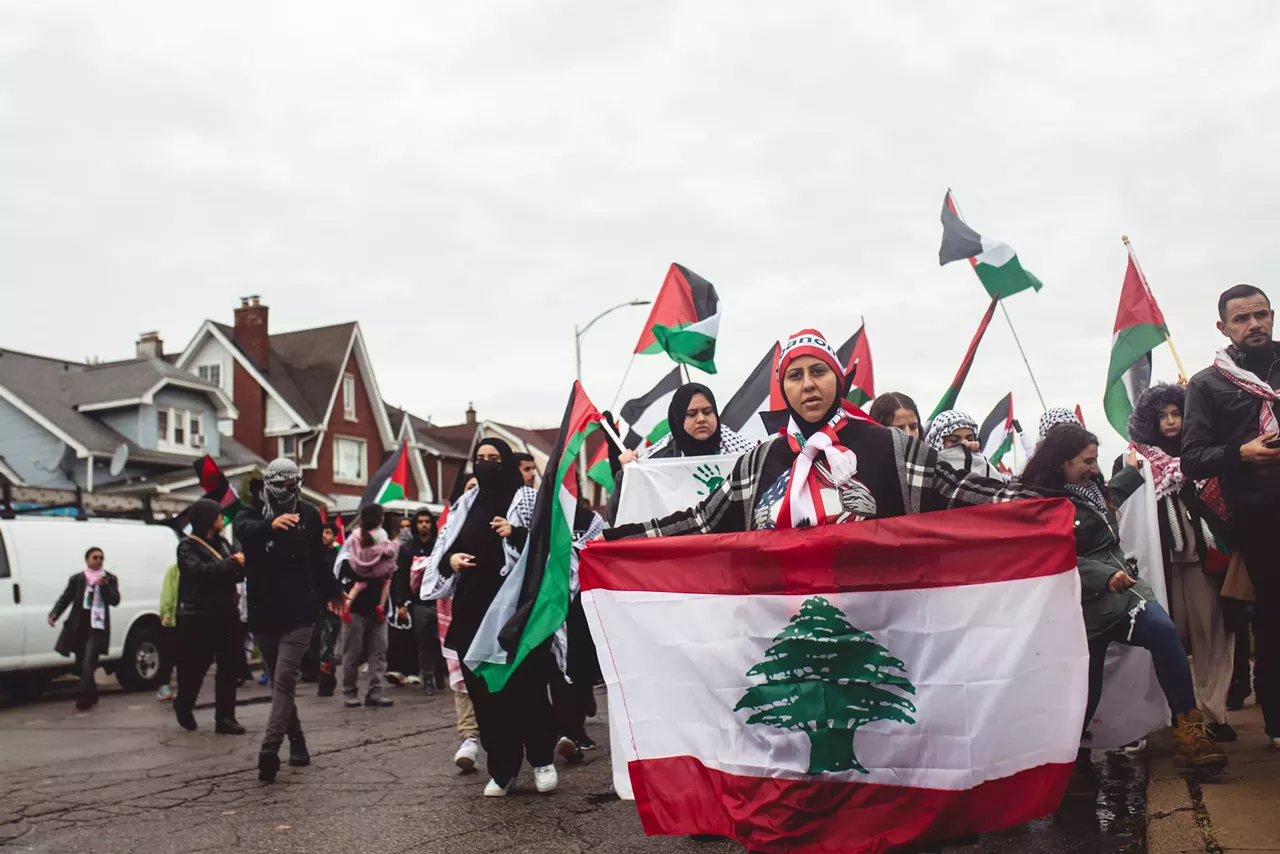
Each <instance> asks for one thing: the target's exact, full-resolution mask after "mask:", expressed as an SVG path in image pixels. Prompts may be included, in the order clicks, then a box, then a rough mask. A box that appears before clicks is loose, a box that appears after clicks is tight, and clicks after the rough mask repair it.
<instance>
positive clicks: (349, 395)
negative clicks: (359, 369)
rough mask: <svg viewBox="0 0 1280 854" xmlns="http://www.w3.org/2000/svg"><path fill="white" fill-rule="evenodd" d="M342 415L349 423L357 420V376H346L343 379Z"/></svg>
mask: <svg viewBox="0 0 1280 854" xmlns="http://www.w3.org/2000/svg"><path fill="white" fill-rule="evenodd" d="M342 414H343V415H344V416H346V419H347V420H348V421H355V420H356V375H355V374H346V375H345V376H343V378H342Z"/></svg>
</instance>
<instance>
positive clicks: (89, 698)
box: [76, 616, 107, 702]
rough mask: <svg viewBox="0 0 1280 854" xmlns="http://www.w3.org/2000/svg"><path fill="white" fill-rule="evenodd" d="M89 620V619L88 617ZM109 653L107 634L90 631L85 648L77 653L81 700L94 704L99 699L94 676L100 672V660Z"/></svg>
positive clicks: (94, 630) (85, 641)
mask: <svg viewBox="0 0 1280 854" xmlns="http://www.w3.org/2000/svg"><path fill="white" fill-rule="evenodd" d="M85 619H86V620H87V619H88V617H87V616H86V617H85ZM106 652H107V633H106V632H105V631H103V630H102V629H90V630H89V633H88V634H87V635H86V636H85V639H84V647H83V648H82V649H81V650H80V652H78V653H76V673H77V674H79V676H80V699H81V700H83V701H85V702H94V701H96V700H97V699H98V683H97V682H95V681H94V678H93V676H94V674H95V673H96V672H97V670H98V659H99V658H100V657H102V656H103V655H105V654H106Z"/></svg>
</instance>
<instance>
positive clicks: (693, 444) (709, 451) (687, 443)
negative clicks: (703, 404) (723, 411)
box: [667, 383, 720, 457]
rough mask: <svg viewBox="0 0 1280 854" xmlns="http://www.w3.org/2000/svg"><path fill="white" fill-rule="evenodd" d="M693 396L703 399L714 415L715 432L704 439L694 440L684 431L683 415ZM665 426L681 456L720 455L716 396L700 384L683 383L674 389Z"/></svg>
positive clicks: (718, 416)
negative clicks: (668, 428)
mask: <svg viewBox="0 0 1280 854" xmlns="http://www.w3.org/2000/svg"><path fill="white" fill-rule="evenodd" d="M695 394H700V395H702V396H703V397H705V398H706V399H707V402H708V403H710V404H711V409H712V410H714V411H715V413H716V429H715V432H713V433H712V434H711V435H710V436H708V437H707V438H705V439H695V438H694V437H693V436H691V435H689V434H688V433H686V432H685V429H684V417H685V413H686V412H688V411H689V404H690V403H691V402H692V401H693V396H694V395H695ZM667 426H668V427H670V428H671V441H672V442H674V443H675V446H676V450H678V451H679V452H680V453H681V454H682V455H683V456H686V457H709V456H714V455H715V454H718V453H720V407H718V406H716V396H715V395H714V394H712V393H711V389H709V388H707V387H706V386H704V385H703V384H702V383H685V384H684V385H682V386H680V388H678V389H676V393H675V394H674V395H672V397H671V405H670V406H668V407H667Z"/></svg>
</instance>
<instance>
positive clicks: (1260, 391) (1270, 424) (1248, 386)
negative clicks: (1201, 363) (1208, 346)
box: [1213, 350, 1280, 436]
mask: <svg viewBox="0 0 1280 854" xmlns="http://www.w3.org/2000/svg"><path fill="white" fill-rule="evenodd" d="M1213 366H1214V367H1215V368H1217V369H1218V373H1220V374H1222V375H1223V376H1224V377H1226V378H1227V380H1228V381H1230V382H1232V383H1234V384H1235V385H1236V387H1237V388H1239V389H1240V390H1241V391H1243V392H1245V393H1246V394H1249V395H1252V396H1253V397H1256V398H1258V401H1259V403H1260V406H1261V409H1260V411H1259V412H1258V435H1259V436H1261V435H1263V434H1266V433H1274V432H1276V428H1277V423H1278V422H1277V421H1276V413H1275V407H1274V404H1275V402H1276V401H1278V400H1280V395H1278V394H1276V392H1275V389H1273V388H1271V386H1270V385H1268V384H1267V383H1265V382H1263V381H1262V380H1261V379H1259V377H1258V375H1257V374H1255V373H1254V372H1253V371H1248V370H1245V369H1244V368H1242V367H1241V366H1240V365H1237V364H1236V363H1235V361H1234V360H1233V359H1232V358H1231V356H1230V355H1228V354H1227V351H1226V350H1219V351H1218V352H1217V353H1216V354H1215V355H1214V357H1213Z"/></svg>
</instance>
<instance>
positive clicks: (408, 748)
mask: <svg viewBox="0 0 1280 854" xmlns="http://www.w3.org/2000/svg"><path fill="white" fill-rule="evenodd" d="M205 693H206V694H207V695H208V697H210V698H211V697H212V681H210V682H209V683H208V684H207V685H206V692H205ZM261 693H262V692H261V689H257V688H256V686H251V688H250V689H248V690H244V691H242V695H241V696H242V698H243V697H245V696H254V695H259V696H260V695H261ZM301 693H302V697H301V699H300V704H299V714H300V715H301V717H302V720H303V727H304V729H305V730H306V732H307V740H308V743H309V745H310V748H311V753H312V764H311V766H310V767H309V768H302V769H294V768H289V767H288V766H284V767H283V768H282V769H281V772H280V777H279V778H278V780H277V782H276V783H275V784H273V785H263V784H261V783H259V782H258V779H257V772H256V765H255V762H256V758H255V757H256V752H257V745H258V737H260V735H261V732H262V728H263V726H264V725H265V723H266V715H267V706H266V705H264V704H247V705H243V706H242V707H241V708H240V709H239V712H238V714H239V717H240V721H241V723H243V724H244V725H245V726H246V727H247V728H248V730H249V733H248V734H247V735H245V736H240V737H235V736H220V735H215V734H214V733H213V713H212V711H211V710H208V709H206V710H202V711H198V712H197V718H198V720H199V722H200V729H199V730H198V731H197V732H194V733H187V732H185V731H183V730H181V729H179V728H178V726H177V724H176V723H175V722H174V719H173V715H172V712H171V711H170V706H169V704H168V703H161V702H158V701H157V700H155V699H154V698H153V696H152V695H150V694H112V695H106V696H104V697H103V698H102V702H101V703H100V704H99V705H98V707H97V708H95V709H93V710H91V711H89V712H87V713H80V712H76V711H75V710H74V708H72V706H71V703H70V701H64V700H46V701H43V702H40V703H36V704H32V705H26V706H17V707H13V708H8V709H0V847H4V848H6V849H7V850H15V851H33V852H79V851H92V852H95V854H134V852H137V854H143V852H145V854H168V852H183V854H193V852H201V851H219V852H220V851H233V850H234V851H241V852H272V854H287V852H307V854H324V853H325V852H344V854H345V852H352V851H359V850H375V851H378V852H379V854H408V852H422V854H434V852H440V854H482V852H495V853H496V852H521V854H525V853H526V852H527V854H539V852H555V854H588V852H592V854H594V852H600V854H605V852H608V854H615V852H616V854H633V852H634V854H673V853H674V852H681V854H694V852H700V853H701V854H727V852H741V851H742V848H741V847H739V846H738V845H736V844H734V843H728V842H726V843H714V844H695V843H692V842H689V841H687V840H684V839H671V838H649V837H646V836H645V835H644V832H643V830H642V829H641V827H640V821H639V819H638V818H637V816H636V811H635V807H634V806H633V805H632V804H630V803H625V802H621V801H618V800H616V799H615V798H614V797H613V795H612V792H611V787H610V772H609V753H608V748H607V741H608V726H607V720H606V716H605V715H606V712H605V709H604V697H603V694H601V697H600V705H601V715H600V716H599V717H598V718H595V719H593V720H591V721H589V722H588V729H589V731H590V732H591V734H592V735H593V736H594V737H595V738H596V739H597V741H598V742H599V743H600V749H598V750H596V751H593V752H591V753H589V754H588V756H587V759H586V761H585V762H584V763H583V764H582V765H580V766H577V767H574V768H568V769H565V768H563V767H561V769H560V786H559V788H558V789H557V790H556V791H555V792H554V793H552V794H550V795H539V794H537V793H535V792H534V791H533V786H532V774H531V773H530V772H529V770H528V768H527V767H526V769H525V770H524V771H523V772H522V776H521V779H520V783H521V784H523V785H520V784H518V788H517V789H516V790H514V791H513V792H512V794H511V795H510V796H508V797H507V798H502V799H498V798H483V797H481V796H480V791H481V789H482V788H483V786H484V783H485V781H486V779H487V778H486V777H485V776H484V775H483V773H482V772H480V773H474V774H470V775H465V776H464V775H460V774H459V773H458V769H457V768H455V767H454V766H453V763H452V759H453V752H454V750H455V749H456V748H457V742H458V740H457V734H456V730H455V728H454V713H453V697H452V694H451V693H450V692H448V691H444V692H441V693H440V694H437V695H436V696H434V697H428V696H424V695H423V694H422V693H421V692H420V690H416V689H408V688H402V689H396V690H394V691H393V692H392V694H391V696H393V697H394V698H395V700H396V706H395V707H394V708H391V709H365V708H360V709H345V708H343V707H342V703H341V699H340V698H330V699H319V698H317V697H316V696H315V686H314V685H303V686H301ZM1098 767H1099V770H1100V771H1101V773H1102V774H1103V776H1104V780H1105V783H1104V786H1103V789H1102V790H1101V791H1100V792H1099V793H1098V796H1097V797H1096V798H1085V799H1084V800H1083V801H1081V800H1079V799H1076V800H1071V799H1069V800H1068V802H1067V803H1065V804H1064V807H1063V809H1061V810H1060V811H1059V813H1058V814H1057V815H1055V816H1053V817H1051V818H1048V819H1044V820H1042V821H1038V822H1032V823H1030V824H1027V825H1024V826H1022V827H1020V828H1015V829H1013V830H1011V831H1006V832H1005V833H1001V834H994V835H991V836H988V837H985V838H984V839H983V840H982V842H981V843H980V844H979V845H978V846H976V847H971V848H963V849H950V850H954V851H958V852H964V854H977V852H986V853H987V854H995V852H1022V851H1027V852H1032V851H1034V852H1089V854H1101V852H1120V851H1137V850H1140V844H1141V836H1142V834H1141V830H1140V827H1141V825H1142V818H1143V816H1142V814H1141V804H1142V803H1143V802H1144V799H1143V798H1142V797H1141V796H1140V795H1141V792H1140V791H1139V787H1141V786H1145V773H1138V771H1140V769H1135V768H1134V767H1133V766H1129V765H1126V764H1119V765H1118V764H1117V763H1116V760H1115V759H1114V758H1112V759H1110V760H1106V759H1102V758H1101V757H1100V758H1099V762H1098Z"/></svg>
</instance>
